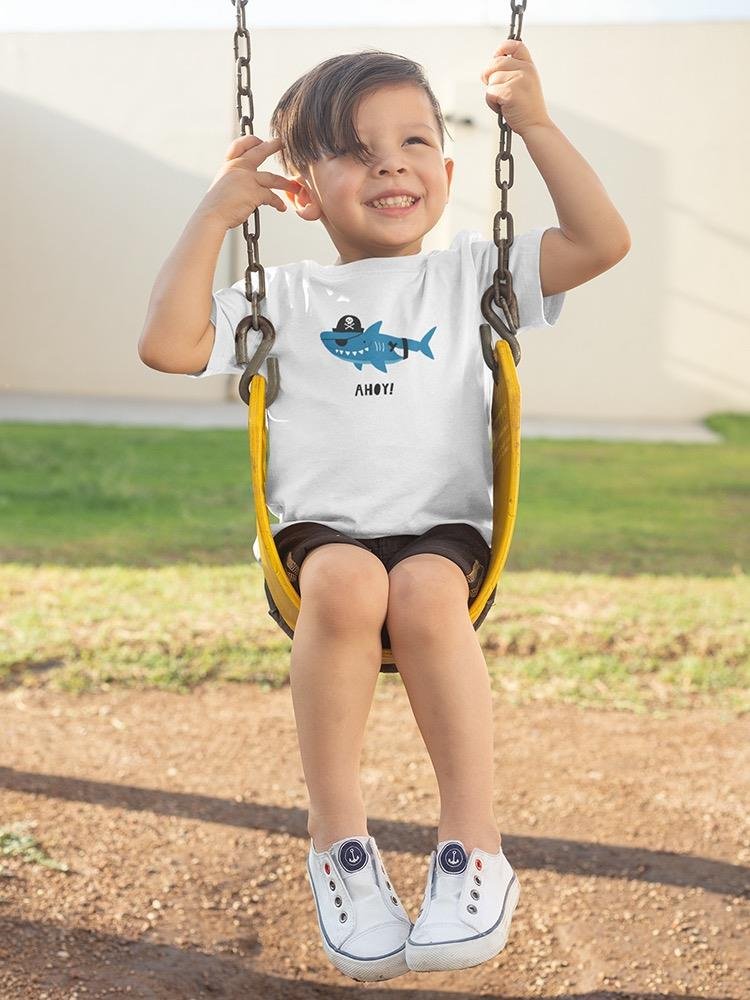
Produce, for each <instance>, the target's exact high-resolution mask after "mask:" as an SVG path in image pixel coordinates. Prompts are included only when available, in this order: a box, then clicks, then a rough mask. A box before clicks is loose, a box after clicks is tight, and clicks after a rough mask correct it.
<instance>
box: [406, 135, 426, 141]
mask: <svg viewBox="0 0 750 1000" xmlns="http://www.w3.org/2000/svg"><path fill="white" fill-rule="evenodd" d="M412 139H416V140H417V142H424V139H423V138H422V136H421V135H410V136H409V138H408V139H407V140H406V141H407V142H411V141H412Z"/></svg>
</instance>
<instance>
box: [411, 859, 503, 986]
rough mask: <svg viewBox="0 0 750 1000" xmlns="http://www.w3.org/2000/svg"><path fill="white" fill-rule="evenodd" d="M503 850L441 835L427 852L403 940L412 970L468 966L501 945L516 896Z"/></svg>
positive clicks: (483, 960) (434, 969)
mask: <svg viewBox="0 0 750 1000" xmlns="http://www.w3.org/2000/svg"><path fill="white" fill-rule="evenodd" d="M520 892H521V890H520V886H519V884H518V878H517V877H516V874H515V872H514V871H513V869H512V868H511V866H510V863H509V862H508V859H507V858H506V857H505V855H504V854H503V852H502V849H500V851H498V853H497V854H488V852H487V851H483V850H481V849H480V848H478V847H477V848H475V849H474V850H473V851H472V852H471V854H470V855H469V856H468V857H467V854H466V850H465V848H464V845H463V844H462V843H461V841H460V840H443V841H441V842H440V843H439V844H438V845H437V850H435V851H433V852H432V854H431V855H430V865H429V870H428V873H427V885H426V887H425V893H424V900H423V901H422V908H421V910H420V911H419V915H418V917H417V920H416V922H415V924H414V926H413V927H412V931H411V934H410V935H409V938H408V940H407V942H406V961H407V962H408V964H409V968H410V969H411V970H412V971H413V972H437V971H444V970H447V969H468V968H470V967H471V966H472V965H480V964H481V963H482V962H486V961H487V959H488V958H492V957H493V956H494V955H497V954H498V952H500V951H502V950H503V948H504V947H505V943H506V941H507V940H508V931H509V930H510V922H511V918H512V917H513V911H514V910H515V908H516V903H517V902H518V897H519V896H520Z"/></svg>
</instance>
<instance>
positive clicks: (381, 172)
mask: <svg viewBox="0 0 750 1000" xmlns="http://www.w3.org/2000/svg"><path fill="white" fill-rule="evenodd" d="M355 126H356V129H357V133H358V134H359V136H360V138H361V140H362V142H363V143H364V144H365V145H366V146H367V148H368V149H369V150H370V152H371V154H372V162H371V163H370V164H369V165H368V164H363V163H360V162H359V160H357V159H355V158H354V157H353V156H351V155H349V154H347V155H346V156H335V157H326V158H324V159H321V160H318V161H317V162H315V163H312V164H310V166H309V167H308V171H309V176H308V177H302V176H298V177H296V178H295V179H296V180H297V181H298V182H299V184H300V189H299V191H298V192H297V193H296V194H293V193H289V192H287V195H288V197H289V199H290V201H292V202H293V203H294V205H295V208H296V209H297V214H298V215H299V216H300V217H301V218H303V219H306V220H307V221H310V222H312V221H315V220H317V219H320V220H321V222H322V223H323V225H324V226H325V227H326V230H327V231H328V234H329V236H330V237H331V239H332V240H333V242H334V244H335V245H336V248H337V250H338V251H339V254H340V256H341V263H343V264H347V263H349V262H350V261H354V260H362V259H363V258H366V257H400V256H406V255H408V254H414V253H419V252H420V251H421V249H422V238H423V237H424V235H425V233H428V232H429V231H430V230H431V229H432V228H433V226H435V224H436V223H437V222H438V220H439V218H440V216H441V215H442V213H443V209H444V207H445V204H446V202H447V201H448V194H449V192H450V184H451V178H452V176H453V161H452V160H450V159H446V158H445V157H444V156H443V152H442V150H441V148H440V134H439V132H438V126H437V122H436V120H435V114H434V112H433V110H432V106H431V104H430V101H429V98H428V97H427V94H426V93H425V92H424V90H422V88H421V87H417V86H415V85H412V84H406V85H402V84H398V85H390V86H388V87H383V88H381V89H379V90H377V91H375V92H374V93H372V94H369V95H367V96H366V97H364V98H363V99H362V100H361V101H360V104H359V108H358V110H357V114H356V120H355ZM394 190H395V191H403V192H408V193H409V194H411V195H416V196H417V197H418V199H419V200H418V201H417V202H416V203H415V204H414V205H413V206H412V207H411V208H409V209H408V210H406V211H404V210H403V209H399V210H397V211H396V210H390V211H389V210H386V211H383V210H382V209H378V208H374V207H372V206H371V205H368V204H367V203H368V202H371V201H372V200H373V199H377V198H378V197H381V196H383V195H385V194H387V193H388V192H389V191H394Z"/></svg>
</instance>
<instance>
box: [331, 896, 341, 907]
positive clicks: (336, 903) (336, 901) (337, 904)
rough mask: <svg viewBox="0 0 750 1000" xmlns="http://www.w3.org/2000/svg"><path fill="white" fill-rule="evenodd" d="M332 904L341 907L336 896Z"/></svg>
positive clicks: (339, 900) (339, 899) (339, 897)
mask: <svg viewBox="0 0 750 1000" xmlns="http://www.w3.org/2000/svg"><path fill="white" fill-rule="evenodd" d="M333 902H334V904H335V905H336V906H341V896H337V897H336V898H335V899H334V901H333Z"/></svg>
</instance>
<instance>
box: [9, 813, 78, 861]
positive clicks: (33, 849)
mask: <svg viewBox="0 0 750 1000" xmlns="http://www.w3.org/2000/svg"><path fill="white" fill-rule="evenodd" d="M30 825H31V824H30V823H15V824H14V825H13V826H9V827H0V857H5V858H12V857H17V858H19V859H20V860H21V861H25V862H26V863H27V864H31V865H41V866H42V867H43V868H52V869H54V870H55V871H58V872H67V871H69V870H70V869H69V867H68V865H66V864H63V863H62V862H60V861H55V860H54V859H53V858H51V857H50V856H49V854H47V852H46V851H45V850H44V848H43V847H42V845H41V844H40V843H39V841H38V840H37V838H36V837H34V836H33V834H31V833H29V828H30ZM0 871H1V869H0Z"/></svg>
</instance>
